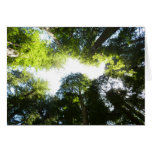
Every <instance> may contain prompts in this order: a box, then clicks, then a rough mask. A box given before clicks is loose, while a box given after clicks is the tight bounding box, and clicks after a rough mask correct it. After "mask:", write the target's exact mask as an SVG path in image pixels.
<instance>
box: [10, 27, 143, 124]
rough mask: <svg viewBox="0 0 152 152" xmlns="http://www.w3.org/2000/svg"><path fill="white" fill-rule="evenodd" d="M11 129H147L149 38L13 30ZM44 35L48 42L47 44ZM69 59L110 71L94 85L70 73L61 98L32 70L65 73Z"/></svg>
mask: <svg viewBox="0 0 152 152" xmlns="http://www.w3.org/2000/svg"><path fill="white" fill-rule="evenodd" d="M7 30H8V34H7V56H8V60H7V61H8V74H7V82H8V84H7V87H8V90H7V94H8V95H7V98H8V101H7V105H8V124H10V125H12V124H13V125H14V124H18V125H111V124H112V125H143V124H144V122H145V116H144V113H145V101H144V100H145V99H144V87H145V85H144V68H145V60H144V59H145V57H144V53H145V42H144V41H145V35H144V28H142V27H40V28H32V27H29V28H28V27H25V28H23V27H9V28H8V29H7ZM42 35H45V38H42ZM68 57H71V58H76V59H78V60H79V61H80V62H81V63H83V64H88V65H90V66H98V65H100V64H101V63H102V62H104V63H105V65H106V68H105V72H104V74H103V75H101V76H100V77H99V78H97V79H94V80H90V79H89V78H88V77H87V76H86V75H83V74H81V73H71V74H70V75H67V76H65V77H64V78H63V79H62V80H61V82H62V83H61V86H60V89H59V90H58V92H57V93H56V95H54V96H51V95H50V94H49V88H48V83H47V82H46V81H43V80H40V79H39V78H36V77H35V76H34V75H33V74H31V73H30V72H28V71H27V68H35V69H47V70H49V69H51V68H62V66H63V65H64V64H65V62H66V59H67V58H68Z"/></svg>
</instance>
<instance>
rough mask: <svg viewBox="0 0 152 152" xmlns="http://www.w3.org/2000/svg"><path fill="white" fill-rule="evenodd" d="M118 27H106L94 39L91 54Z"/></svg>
mask: <svg viewBox="0 0 152 152" xmlns="http://www.w3.org/2000/svg"><path fill="white" fill-rule="evenodd" d="M118 29H119V27H107V28H105V30H104V31H103V33H102V34H101V36H100V37H99V38H98V39H97V40H96V42H95V43H94V46H93V47H92V54H95V52H96V50H97V49H98V48H99V47H100V46H101V45H102V44H103V43H104V42H105V41H106V40H107V39H108V38H110V37H111V36H112V35H113V34H114V33H115V32H116V31H117V30H118Z"/></svg>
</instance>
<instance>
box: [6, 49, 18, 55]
mask: <svg viewBox="0 0 152 152" xmlns="http://www.w3.org/2000/svg"><path fill="white" fill-rule="evenodd" d="M7 56H8V57H18V56H19V53H18V52H17V51H15V50H13V49H11V48H7Z"/></svg>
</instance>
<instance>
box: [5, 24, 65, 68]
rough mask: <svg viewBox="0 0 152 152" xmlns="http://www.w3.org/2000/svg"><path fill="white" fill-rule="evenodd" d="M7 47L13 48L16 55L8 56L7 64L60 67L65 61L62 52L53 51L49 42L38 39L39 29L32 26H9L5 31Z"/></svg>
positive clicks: (12, 65) (14, 66)
mask: <svg viewBox="0 0 152 152" xmlns="http://www.w3.org/2000/svg"><path fill="white" fill-rule="evenodd" d="M7 33H8V35H7V41H8V46H7V47H8V48H11V49H13V50H15V51H16V52H17V53H18V56H17V57H15V58H12V57H11V56H8V65H9V66H11V67H12V68H16V67H18V66H22V67H34V68H36V69H42V68H46V69H49V68H51V67H57V68H59V67H62V64H64V63H65V61H66V55H65V54H63V52H60V53H59V52H56V53H55V52H54V50H53V48H51V47H50V42H49V41H47V40H41V39H40V34H41V33H40V31H39V30H35V29H33V28H17V27H16V28H15V27H9V28H8V31H7Z"/></svg>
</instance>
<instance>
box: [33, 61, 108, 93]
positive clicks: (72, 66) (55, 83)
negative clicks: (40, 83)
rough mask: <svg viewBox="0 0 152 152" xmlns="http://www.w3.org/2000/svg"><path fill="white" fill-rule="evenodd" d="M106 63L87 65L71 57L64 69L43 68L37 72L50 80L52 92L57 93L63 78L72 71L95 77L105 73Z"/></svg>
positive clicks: (91, 77) (41, 76) (39, 75)
mask: <svg viewBox="0 0 152 152" xmlns="http://www.w3.org/2000/svg"><path fill="white" fill-rule="evenodd" d="M104 68H105V64H104V63H101V64H100V66H99V67H94V66H87V65H84V64H81V63H80V62H79V61H78V60H76V59H71V58H69V59H68V60H67V62H66V64H65V65H64V67H63V68H62V69H50V70H49V71H46V70H41V71H38V72H37V73H36V75H37V76H38V77H40V78H41V79H43V80H46V81H48V83H49V88H50V94H51V95H55V93H56V92H57V90H58V89H59V87H60V84H61V79H62V78H63V77H65V76H67V75H69V74H71V73H77V72H79V73H82V74H86V75H87V76H88V78H90V79H95V78H98V77H99V76H100V75H103V73H104Z"/></svg>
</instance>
